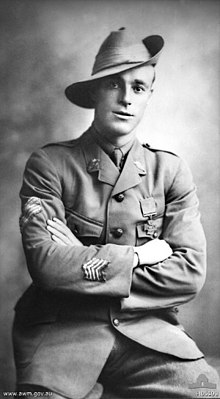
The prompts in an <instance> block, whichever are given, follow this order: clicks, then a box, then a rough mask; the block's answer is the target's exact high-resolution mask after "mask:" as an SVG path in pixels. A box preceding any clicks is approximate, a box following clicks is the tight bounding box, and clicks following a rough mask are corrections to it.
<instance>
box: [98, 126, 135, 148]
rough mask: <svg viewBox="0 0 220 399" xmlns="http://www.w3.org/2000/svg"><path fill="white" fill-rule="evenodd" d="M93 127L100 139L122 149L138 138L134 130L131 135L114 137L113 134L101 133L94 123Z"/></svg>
mask: <svg viewBox="0 0 220 399" xmlns="http://www.w3.org/2000/svg"><path fill="white" fill-rule="evenodd" d="M93 127H94V128H95V130H96V132H97V134H98V135H99V138H100V139H102V140H105V141H106V142H108V143H110V144H112V145H113V146H114V147H119V148H120V147H122V146H124V145H126V144H128V143H129V142H130V141H133V140H134V138H135V136H136V132H135V131H134V130H133V131H132V132H130V133H129V134H126V135H122V136H118V135H113V134H112V133H108V132H103V131H101V130H100V129H99V128H98V127H97V126H96V123H95V122H94V123H93Z"/></svg>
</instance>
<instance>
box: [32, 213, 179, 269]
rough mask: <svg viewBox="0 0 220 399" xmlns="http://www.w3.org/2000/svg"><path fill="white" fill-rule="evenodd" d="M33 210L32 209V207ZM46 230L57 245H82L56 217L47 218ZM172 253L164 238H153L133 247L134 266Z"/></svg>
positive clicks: (145, 263)
mask: <svg viewBox="0 0 220 399" xmlns="http://www.w3.org/2000/svg"><path fill="white" fill-rule="evenodd" d="M33 210H34V209H33ZM47 230H48V231H49V232H50V234H51V238H52V240H53V241H55V242H56V243H57V244H59V245H64V246H67V245H70V246H74V245H75V246H82V245H83V244H82V243H81V241H80V240H79V239H78V238H77V237H76V236H75V235H74V234H73V233H72V231H71V230H70V229H69V228H68V227H67V226H66V225H65V223H63V222H62V221H61V220H59V219H57V218H53V220H50V219H49V220H47ZM171 255H172V249H171V247H170V246H169V244H168V243H167V242H166V241H165V240H159V239H154V240H151V241H148V242H147V243H146V244H144V245H141V246H139V247H134V263H133V266H134V268H135V267H137V266H141V265H153V264H155V263H158V262H162V261H163V260H165V259H167V258H168V257H169V256H171Z"/></svg>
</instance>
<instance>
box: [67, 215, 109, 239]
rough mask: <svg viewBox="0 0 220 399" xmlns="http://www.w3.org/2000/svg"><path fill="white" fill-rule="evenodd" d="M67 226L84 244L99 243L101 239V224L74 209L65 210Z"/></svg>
mask: <svg viewBox="0 0 220 399" xmlns="http://www.w3.org/2000/svg"><path fill="white" fill-rule="evenodd" d="M66 220H67V226H68V227H69V229H70V230H71V231H72V232H73V234H74V235H75V236H76V237H77V238H79V240H80V241H81V242H82V243H83V244H84V245H91V244H100V243H101V242H102V239H103V233H104V232H103V224H102V223H101V222H98V221H96V220H93V219H90V218H88V217H86V216H83V215H80V214H78V213H76V212H75V211H69V210H68V211H67V212H66Z"/></svg>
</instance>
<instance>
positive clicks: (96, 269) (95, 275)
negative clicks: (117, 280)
mask: <svg viewBox="0 0 220 399" xmlns="http://www.w3.org/2000/svg"><path fill="white" fill-rule="evenodd" d="M108 264H109V261H108V260H106V259H99V258H92V259H90V260H89V261H88V262H86V263H84V264H83V265H82V269H83V272H84V278H85V279H86V280H91V281H105V280H106V276H105V273H104V269H105V268H106V267H107V266H108Z"/></svg>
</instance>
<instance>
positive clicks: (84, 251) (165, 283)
mask: <svg viewBox="0 0 220 399" xmlns="http://www.w3.org/2000/svg"><path fill="white" fill-rule="evenodd" d="M163 45H164V41H163V38H162V37H161V36H157V35H155V36H148V37H146V38H145V39H143V41H136V39H135V38H134V37H133V36H131V35H130V34H129V32H128V31H127V30H126V29H124V28H122V29H119V30H118V31H116V32H112V33H111V34H110V35H109V36H108V37H107V39H106V40H105V41H104V42H103V44H102V46H101V47H100V49H99V52H98V54H97V56H96V60H95V63H94V67H93V72H92V76H91V77H90V78H89V79H87V80H85V81H81V82H77V83H73V84H71V85H70V86H68V87H67V89H66V92H65V93H66V96H67V98H68V99H69V100H70V101H71V102H72V103H74V104H76V105H78V106H81V107H84V108H94V110H95V113H94V121H93V123H92V126H91V127H90V128H89V129H88V130H87V131H86V132H85V133H84V134H82V135H81V136H80V137H79V138H78V139H76V140H71V141H67V142H60V143H53V144H49V145H46V146H44V147H43V148H42V149H40V150H38V151H36V152H35V153H33V154H32V156H31V157H30V159H29V160H28V162H27V165H26V169H25V172H24V180H23V185H22V188H21V193H20V195H21V200H22V215H21V219H20V222H21V223H20V225H21V231H22V240H23V246H24V251H25V255H26V260H27V266H28V269H29V272H30V275H31V277H32V280H33V284H32V285H31V287H29V288H28V290H27V291H26V292H25V293H24V295H23V296H22V298H21V299H20V300H19V301H18V303H17V305H16V316H15V322H14V329H13V337H14V353H15V362H16V367H17V389H18V390H19V391H28V392H34V391H39V392H48V391H50V392H53V399H54V398H70V399H81V398H93V399H98V398H111V399H113V398H133V399H138V398H145V399H146V398H154V397H157V398H158V397H161V398H172V397H173V398H190V397H193V396H194V390H193V389H191V388H190V384H193V383H195V381H196V379H197V378H198V377H199V376H201V374H203V375H205V376H206V378H207V379H209V381H210V382H211V383H215V384H216V383H217V378H218V377H217V374H216V373H215V371H214V370H213V369H212V368H211V367H210V366H209V365H208V364H207V363H206V361H205V360H204V358H203V357H204V355H203V353H202V352H201V351H200V350H199V348H198V347H197V346H196V344H195V342H194V341H193V340H192V339H191V338H190V337H189V336H188V335H187V334H186V333H185V331H184V329H183V327H182V326H181V325H180V324H179V322H178V319H177V312H178V306H179V305H181V304H183V303H185V302H188V301H190V300H191V299H193V298H194V297H195V295H196V294H197V293H198V291H199V290H200V289H201V288H202V286H203V284H204V280H205V270H206V254H205V250H206V244H205V237H204V233H203V229H202V226H201V223H200V214H199V212H198V199H197V196H196V192H195V186H194V184H193V180H192V177H191V173H190V171H189V169H188V167H187V166H186V165H185V163H184V162H183V161H182V160H181V159H180V158H179V157H178V156H176V155H174V154H172V153H168V152H166V151H161V150H154V149H151V148H150V147H149V146H148V145H141V144H140V142H139V141H138V140H137V138H136V128H137V125H138V124H139V122H140V121H141V119H142V117H143V114H144V112H145V109H146V106H147V103H148V101H149V99H150V97H151V95H152V93H153V82H154V79H155V66H156V64H157V61H158V58H159V56H160V54H161V51H162V49H163ZM45 394H46V393H45Z"/></svg>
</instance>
